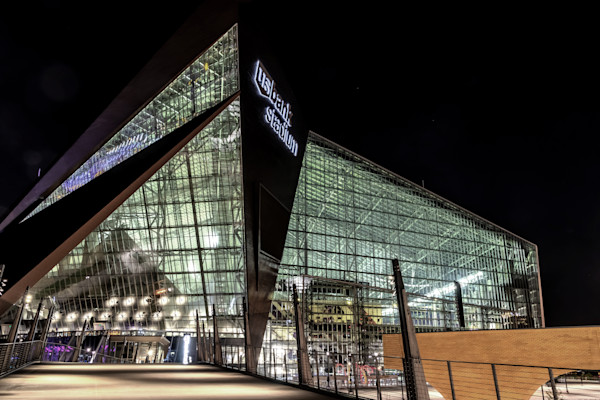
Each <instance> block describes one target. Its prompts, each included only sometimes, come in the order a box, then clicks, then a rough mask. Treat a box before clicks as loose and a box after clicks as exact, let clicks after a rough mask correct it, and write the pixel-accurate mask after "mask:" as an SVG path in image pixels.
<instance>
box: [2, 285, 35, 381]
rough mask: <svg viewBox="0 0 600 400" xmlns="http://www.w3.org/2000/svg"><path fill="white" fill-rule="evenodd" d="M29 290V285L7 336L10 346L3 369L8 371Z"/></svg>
mask: <svg viewBox="0 0 600 400" xmlns="http://www.w3.org/2000/svg"><path fill="white" fill-rule="evenodd" d="M28 291H29V286H27V288H26V289H25V293H23V297H22V298H21V304H20V305H19V307H18V308H17V312H16V314H15V318H14V319H13V323H12V325H11V327H10V332H9V333H8V337H7V338H6V343H7V344H9V345H10V346H9V347H10V348H8V349H7V351H6V353H4V360H2V371H8V369H9V367H10V361H11V360H12V357H13V354H14V351H15V341H16V340H17V333H18V332H19V325H21V319H22V318H23V309H24V308H25V298H26V297H27V292H28Z"/></svg>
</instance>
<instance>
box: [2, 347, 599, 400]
mask: <svg viewBox="0 0 600 400" xmlns="http://www.w3.org/2000/svg"><path fill="white" fill-rule="evenodd" d="M210 350H211V352H212V353H214V348H212V347H211V349H210ZM254 350H255V351H257V352H258V353H257V354H260V357H259V361H258V364H257V365H256V370H255V371H247V368H246V357H245V347H244V346H229V345H226V346H222V347H221V355H222V360H223V361H222V364H221V365H222V366H223V367H226V368H231V369H234V370H240V371H246V372H251V373H253V374H255V375H258V376H262V377H266V378H269V379H273V380H275V381H279V382H286V383H289V384H297V385H301V386H308V387H311V388H314V389H317V390H321V391H325V392H331V393H336V394H338V395H341V396H344V397H349V398H356V399H373V400H400V399H403V400H404V399H412V398H414V397H412V396H411V394H410V393H409V391H408V390H407V384H406V379H405V376H404V373H403V371H402V369H401V367H400V368H397V367H396V366H401V365H404V364H403V362H404V361H405V360H403V359H402V358H398V357H386V356H382V355H372V356H369V357H360V356H359V355H356V354H337V353H329V352H316V351H312V352H309V354H308V355H309V357H308V360H309V364H310V365H309V366H308V368H309V369H310V373H309V374H308V376H309V379H308V381H303V380H304V379H303V378H302V377H303V376H307V375H306V374H304V375H303V374H301V368H303V367H304V366H303V365H301V363H299V362H298V360H300V359H302V357H300V355H299V354H298V351H296V350H289V349H288V350H286V351H283V349H279V351H276V350H275V349H273V350H271V351H268V350H265V349H258V348H257V349H254ZM214 356H215V354H210V357H209V360H207V361H208V362H209V363H214V360H215V357H214ZM38 361H43V362H46V361H48V362H85V363H96V364H98V363H101V364H121V363H129V362H131V361H130V360H128V359H123V358H122V357H120V358H119V357H114V356H110V355H108V354H103V353H101V352H100V353H98V354H96V353H94V354H93V355H92V356H91V357H90V356H89V354H86V352H84V351H83V349H77V348H75V347H74V346H69V345H67V344H62V343H57V342H43V343H42V342H41V341H39V340H38V341H31V342H16V343H5V344H0V362H1V364H0V367H1V369H0V377H2V376H5V375H7V374H10V373H12V372H14V371H17V370H19V369H22V368H24V367H26V366H28V365H31V364H32V363H35V362H38ZM421 363H422V365H423V369H424V371H425V378H426V382H417V384H418V385H426V387H427V390H428V391H429V394H430V398H431V399H435V398H437V399H440V398H444V399H447V400H450V399H452V400H457V399H460V400H463V399H465V400H470V399H473V400H481V399H497V400H500V399H503V400H505V399H526V400H527V399H530V400H554V399H564V400H568V399H571V398H572V399H575V398H600V380H599V379H598V373H597V371H595V372H594V373H592V372H591V371H590V372H588V374H587V377H586V379H584V375H583V374H582V372H583V371H580V370H579V369H577V368H555V367H545V366H544V367H542V366H530V365H509V364H490V363H476V362H465V361H448V360H431V359H421ZM389 366H394V368H389ZM572 371H579V375H574V374H573V372H572ZM409 387H410V386H409Z"/></svg>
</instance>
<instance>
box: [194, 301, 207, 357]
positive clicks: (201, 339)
mask: <svg viewBox="0 0 600 400" xmlns="http://www.w3.org/2000/svg"><path fill="white" fill-rule="evenodd" d="M196 337H197V340H196V357H197V358H198V361H202V362H204V361H206V360H205V359H204V351H203V348H204V343H203V342H204V336H202V335H201V332H200V316H199V315H198V310H196Z"/></svg>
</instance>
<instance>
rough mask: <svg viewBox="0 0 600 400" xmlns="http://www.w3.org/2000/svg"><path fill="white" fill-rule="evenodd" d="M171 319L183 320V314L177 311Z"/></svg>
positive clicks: (172, 314)
mask: <svg viewBox="0 0 600 400" xmlns="http://www.w3.org/2000/svg"><path fill="white" fill-rule="evenodd" d="M171 317H172V318H173V319H174V320H178V319H179V318H181V313H180V312H179V310H175V311H173V312H172V313H171Z"/></svg>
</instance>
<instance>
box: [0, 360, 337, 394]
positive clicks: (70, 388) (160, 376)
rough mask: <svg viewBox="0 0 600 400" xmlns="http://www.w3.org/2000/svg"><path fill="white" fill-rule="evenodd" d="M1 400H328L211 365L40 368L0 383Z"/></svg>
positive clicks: (63, 365) (2, 380) (31, 367)
mask: <svg viewBox="0 0 600 400" xmlns="http://www.w3.org/2000/svg"><path fill="white" fill-rule="evenodd" d="M0 398H1V399H3V400H5V399H19V400H25V399H44V400H69V399H77V400H80V399H95V400H101V399H102V400H103V399H107V400H108V399H111V400H114V399H123V400H125V399H127V400H136V399H157V400H158V399H160V400H169V399H174V400H175V399H176V400H188V399H189V400H192V399H194V400H199V399H202V400H204V399H211V400H212V399H215V400H216V399H220V400H222V399H231V400H235V399H260V400H269V399H285V400H295V399H302V400H313V399H314V400H325V399H331V398H332V397H329V396H327V395H324V394H319V393H315V392H311V391H308V390H304V389H300V388H298V387H293V386H288V385H285V384H279V383H274V382H269V381H268V380H264V379H260V378H256V377H253V376H250V375H246V374H242V373H239V372H236V371H230V370H224V369H222V368H218V367H214V366H210V365H180V364H107V365H106V364H105V365H103V364H80V363H76V364H65V363H56V364H52V363H46V364H44V363H42V364H36V365H31V366H29V367H27V368H25V369H23V370H20V371H17V372H15V373H12V374H10V375H8V376H6V377H4V378H3V379H1V380H0Z"/></svg>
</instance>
